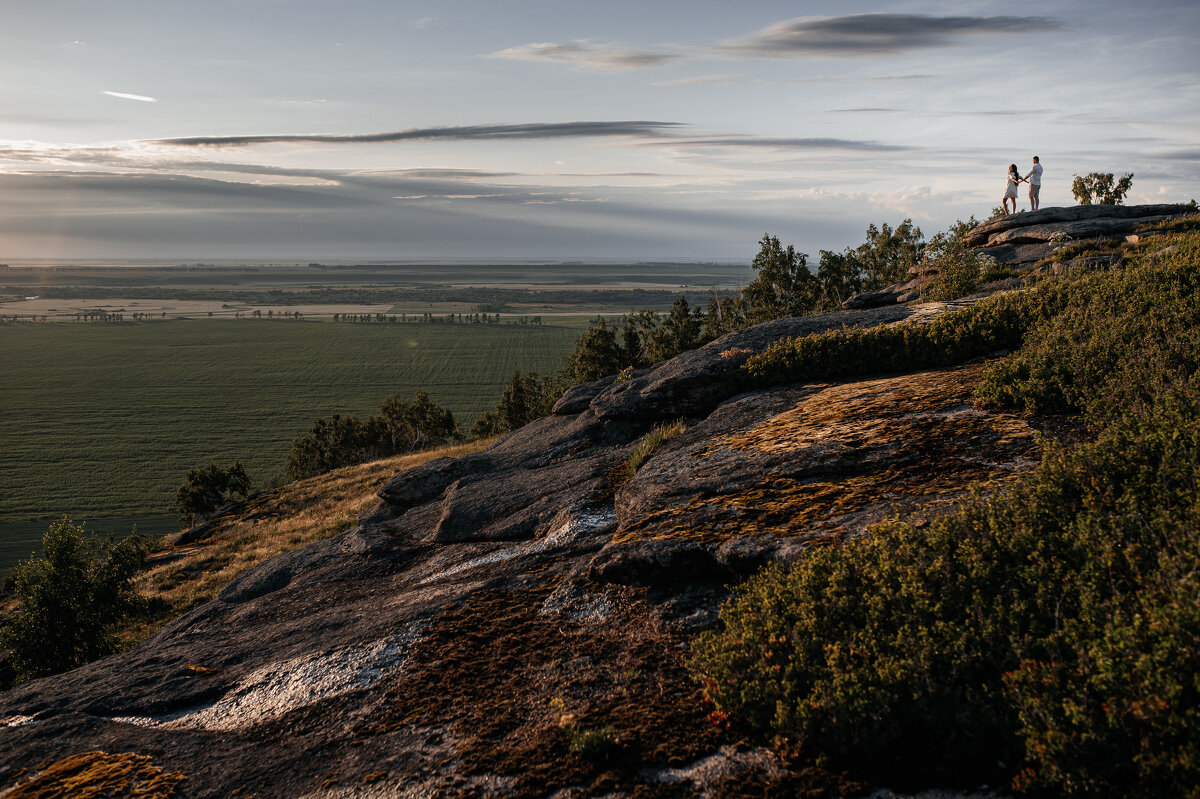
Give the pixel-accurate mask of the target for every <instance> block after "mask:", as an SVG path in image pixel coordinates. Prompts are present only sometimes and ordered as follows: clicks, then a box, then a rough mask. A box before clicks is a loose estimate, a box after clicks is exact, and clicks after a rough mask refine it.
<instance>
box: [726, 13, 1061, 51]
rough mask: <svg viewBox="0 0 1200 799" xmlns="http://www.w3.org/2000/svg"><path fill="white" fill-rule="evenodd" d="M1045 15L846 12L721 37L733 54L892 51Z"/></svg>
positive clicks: (1005, 30) (1030, 24)
mask: <svg viewBox="0 0 1200 799" xmlns="http://www.w3.org/2000/svg"><path fill="white" fill-rule="evenodd" d="M1062 27H1063V24H1062V23H1061V22H1060V21H1058V20H1055V19H1052V18H1050V17H1002V16H997V17H934V16H929V15H926V14H885V13H878V14H852V15H849V16H844V17H800V18H798V19H791V20H786V21H783V22H776V23H775V24H773V25H768V26H767V27H765V28H763V29H762V30H760V31H758V32H757V33H752V34H750V35H748V36H744V37H741V38H739V39H732V40H729V41H727V42H723V43H722V45H721V48H720V49H722V50H724V51H725V52H728V53H730V54H734V55H743V56H754V57H759V58H787V57H791V56H806V55H859V54H864V53H897V52H902V51H905V50H917V49H927V48H932V47H945V46H947V45H951V44H954V43H955V42H957V41H959V40H960V39H962V38H964V37H967V36H1002V35H1014V34H1033V33H1042V32H1046V31H1051V30H1058V29H1060V28H1062Z"/></svg>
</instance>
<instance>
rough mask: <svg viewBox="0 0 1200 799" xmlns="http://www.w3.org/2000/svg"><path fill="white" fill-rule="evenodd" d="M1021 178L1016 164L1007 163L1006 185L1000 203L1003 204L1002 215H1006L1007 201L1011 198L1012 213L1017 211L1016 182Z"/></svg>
mask: <svg viewBox="0 0 1200 799" xmlns="http://www.w3.org/2000/svg"><path fill="white" fill-rule="evenodd" d="M1022 180H1023V178H1022V177H1021V173H1020V172H1018V171H1017V165H1016V164H1009V165H1008V185H1007V186H1005V188H1004V201H1003V203H1001V204H1002V205H1003V206H1004V215H1005V216H1008V213H1009V211H1008V201H1009V200H1012V213H1014V214H1015V213H1016V212H1017V184H1018V183H1020V182H1021V181H1022Z"/></svg>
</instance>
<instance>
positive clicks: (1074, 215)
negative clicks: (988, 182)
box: [966, 204, 1196, 247]
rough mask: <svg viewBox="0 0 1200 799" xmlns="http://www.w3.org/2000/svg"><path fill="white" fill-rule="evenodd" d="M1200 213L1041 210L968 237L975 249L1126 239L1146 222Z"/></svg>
mask: <svg viewBox="0 0 1200 799" xmlns="http://www.w3.org/2000/svg"><path fill="white" fill-rule="evenodd" d="M1194 213H1196V209H1195V208H1192V207H1191V206H1188V205H1180V204H1170V205H1166V204H1164V205H1076V206H1069V207H1065V208H1040V209H1038V210H1037V211H1023V212H1019V213H1015V214H1009V215H1008V216H1000V217H996V218H995V219H989V220H988V221H987V222H984V223H983V224H981V225H979V227H977V228H975V229H974V230H972V231H971V232H970V233H968V234H967V237H966V242H967V244H968V245H970V246H972V247H995V246H997V245H1000V244H1015V243H1021V242H1025V243H1028V242H1047V241H1049V240H1050V238H1051V237H1052V236H1053V235H1055V234H1056V233H1060V232H1061V233H1063V234H1064V235H1067V236H1070V237H1071V238H1083V237H1089V236H1108V235H1118V234H1119V235H1124V234H1125V233H1132V232H1133V231H1134V229H1135V228H1137V227H1138V226H1139V225H1141V224H1144V223H1146V222H1155V221H1161V220H1163V219H1168V218H1171V217H1176V216H1186V215H1187V214H1194Z"/></svg>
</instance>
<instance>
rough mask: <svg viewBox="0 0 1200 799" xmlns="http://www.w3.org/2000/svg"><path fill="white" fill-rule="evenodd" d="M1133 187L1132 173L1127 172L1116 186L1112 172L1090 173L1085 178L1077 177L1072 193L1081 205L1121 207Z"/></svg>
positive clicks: (1072, 184)
mask: <svg viewBox="0 0 1200 799" xmlns="http://www.w3.org/2000/svg"><path fill="white" fill-rule="evenodd" d="M1132 185H1133V173H1132V172H1126V173H1125V175H1124V176H1122V177H1121V179H1120V180H1117V181H1116V183H1115V185H1114V183H1113V173H1112V172H1089V173H1088V174H1086V175H1084V176H1083V177H1080V176H1079V175H1076V176H1075V180H1074V182H1072V183H1071V193H1072V194H1074V195H1075V199H1076V200H1078V201H1079V204H1080V205H1120V204H1121V203H1122V202H1124V201H1125V195H1126V194H1128V193H1129V188H1130V187H1131V186H1132Z"/></svg>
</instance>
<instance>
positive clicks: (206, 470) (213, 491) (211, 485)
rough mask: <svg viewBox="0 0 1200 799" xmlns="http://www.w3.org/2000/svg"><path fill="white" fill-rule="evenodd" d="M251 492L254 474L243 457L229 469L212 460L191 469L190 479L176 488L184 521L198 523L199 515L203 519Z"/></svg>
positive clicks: (181, 517)
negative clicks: (251, 473) (247, 472)
mask: <svg viewBox="0 0 1200 799" xmlns="http://www.w3.org/2000/svg"><path fill="white" fill-rule="evenodd" d="M249 492H250V478H248V477H247V476H246V470H245V469H243V468H242V462H241V461H234V463H233V465H232V466H230V467H228V468H226V469H222V468H221V467H220V466H217V464H216V463H214V462H209V464H208V465H207V466H204V467H202V468H200V469H192V470H191V471H190V472H188V475H187V479H186V480H184V481H183V483H182V484H180V486H179V488H178V489H177V490H176V492H175V507H176V509H178V510H179V512H180V514H181V516H180V522H181V523H183V524H185V525H186V524H195V522H196V521H197V518H199V519H200V520H203V519H204V518H205V517H207V516H208V515H209V514H211V513H212V512H213V511H215V510H216V509H217V508H219V507H221V506H222V505H225V504H226V503H228V502H229V501H230V500H231V499H232V498H233V497H234V496H243V497H244V496H246V494H248V493H249Z"/></svg>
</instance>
